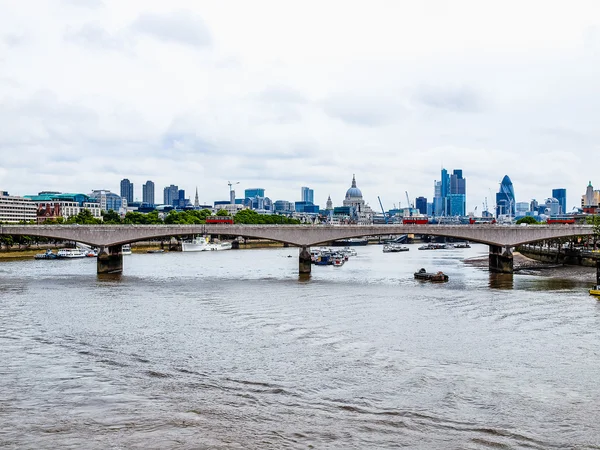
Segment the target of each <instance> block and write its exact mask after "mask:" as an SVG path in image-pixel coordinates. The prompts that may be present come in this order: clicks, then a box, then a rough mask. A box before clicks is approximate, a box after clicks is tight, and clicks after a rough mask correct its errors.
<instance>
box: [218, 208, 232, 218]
mask: <svg viewBox="0 0 600 450" xmlns="http://www.w3.org/2000/svg"><path fill="white" fill-rule="evenodd" d="M230 215H231V214H229V211H227V210H226V209H220V210H219V211H218V212H217V216H230Z"/></svg>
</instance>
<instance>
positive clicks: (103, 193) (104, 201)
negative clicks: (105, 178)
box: [89, 189, 127, 212]
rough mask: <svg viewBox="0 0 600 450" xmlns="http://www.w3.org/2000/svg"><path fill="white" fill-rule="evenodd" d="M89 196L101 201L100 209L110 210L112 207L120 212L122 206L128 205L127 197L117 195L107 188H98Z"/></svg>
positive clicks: (98, 201)
mask: <svg viewBox="0 0 600 450" xmlns="http://www.w3.org/2000/svg"><path fill="white" fill-rule="evenodd" d="M89 197H90V198H91V199H94V200H95V201H96V202H97V203H99V204H100V209H101V210H102V211H104V212H106V211H110V210H111V209H112V210H113V211H115V212H119V211H120V210H121V208H124V207H126V206H127V198H126V197H123V196H120V195H117V194H115V193H114V192H110V191H109V190H107V189H96V190H94V191H92V193H91V194H90V195H89Z"/></svg>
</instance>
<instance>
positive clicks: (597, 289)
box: [590, 284, 600, 300]
mask: <svg viewBox="0 0 600 450" xmlns="http://www.w3.org/2000/svg"><path fill="white" fill-rule="evenodd" d="M590 295H595V296H596V297H599V298H598V299H599V300H600V284H597V285H595V286H594V287H593V288H591V289H590Z"/></svg>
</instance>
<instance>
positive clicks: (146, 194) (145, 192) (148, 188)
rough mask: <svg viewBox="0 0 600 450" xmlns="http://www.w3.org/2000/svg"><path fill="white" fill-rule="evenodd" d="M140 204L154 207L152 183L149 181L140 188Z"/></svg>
mask: <svg viewBox="0 0 600 450" xmlns="http://www.w3.org/2000/svg"><path fill="white" fill-rule="evenodd" d="M142 202H143V203H148V204H150V205H154V183H153V182H152V181H150V180H148V181H146V184H144V185H143V186H142Z"/></svg>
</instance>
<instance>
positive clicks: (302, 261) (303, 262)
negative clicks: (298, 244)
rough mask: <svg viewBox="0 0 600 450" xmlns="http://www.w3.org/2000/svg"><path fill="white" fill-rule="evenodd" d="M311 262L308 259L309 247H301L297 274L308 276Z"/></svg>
mask: <svg viewBox="0 0 600 450" xmlns="http://www.w3.org/2000/svg"><path fill="white" fill-rule="evenodd" d="M311 268H312V261H311V259H310V247H307V246H306V245H303V246H302V248H301V249H300V255H299V256H298V272H299V273H300V274H301V275H302V274H310V270H311Z"/></svg>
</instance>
